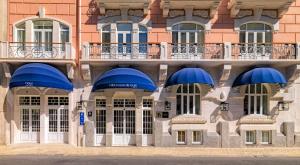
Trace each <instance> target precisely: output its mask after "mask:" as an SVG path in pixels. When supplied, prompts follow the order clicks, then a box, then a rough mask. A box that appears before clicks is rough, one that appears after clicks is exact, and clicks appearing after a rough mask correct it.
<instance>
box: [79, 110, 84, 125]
mask: <svg viewBox="0 0 300 165" xmlns="http://www.w3.org/2000/svg"><path fill="white" fill-rule="evenodd" d="M79 120H80V125H84V112H80V113H79Z"/></svg>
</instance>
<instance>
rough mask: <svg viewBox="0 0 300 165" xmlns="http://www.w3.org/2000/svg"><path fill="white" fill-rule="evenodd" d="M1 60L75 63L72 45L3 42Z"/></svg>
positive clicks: (0, 51)
mask: <svg viewBox="0 0 300 165" xmlns="http://www.w3.org/2000/svg"><path fill="white" fill-rule="evenodd" d="M0 58H1V59H4V60H5V61H28V62H30V61H45V62H46V61H53V60H55V61H66V60H71V61H74V60H75V57H74V55H73V51H72V45H71V43H28V42H26V43H20V42H1V43H0Z"/></svg>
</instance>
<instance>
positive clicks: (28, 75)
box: [9, 63, 73, 91]
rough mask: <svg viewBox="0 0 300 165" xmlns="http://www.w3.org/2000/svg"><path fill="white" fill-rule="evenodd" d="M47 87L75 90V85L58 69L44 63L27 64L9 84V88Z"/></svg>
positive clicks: (17, 71) (16, 73)
mask: <svg viewBox="0 0 300 165" xmlns="http://www.w3.org/2000/svg"><path fill="white" fill-rule="evenodd" d="M15 87H47V88H56V89H63V90H66V91H72V90H73V84H72V83H71V82H70V81H69V80H68V78H67V77H66V76H65V75H64V74H63V73H62V72H61V71H59V70H58V69H56V68H54V67H53V66H50V65H47V64H42V63H30V64H25V65H23V66H21V67H20V68H18V69H17V70H16V71H15V72H14V74H13V75H12V78H11V80H10V82H9V88H11V89H12V88H15Z"/></svg>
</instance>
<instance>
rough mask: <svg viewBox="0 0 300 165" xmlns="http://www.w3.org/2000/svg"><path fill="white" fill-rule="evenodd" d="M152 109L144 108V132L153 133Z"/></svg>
mask: <svg viewBox="0 0 300 165" xmlns="http://www.w3.org/2000/svg"><path fill="white" fill-rule="evenodd" d="M152 129H153V122H152V111H151V110H143V134H152Z"/></svg>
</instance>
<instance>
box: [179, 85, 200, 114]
mask: <svg viewBox="0 0 300 165" xmlns="http://www.w3.org/2000/svg"><path fill="white" fill-rule="evenodd" d="M176 101H177V107H176V111H177V115H181V114H197V115H200V89H199V87H198V85H197V84H184V85H179V87H178V89H177V92H176Z"/></svg>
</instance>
